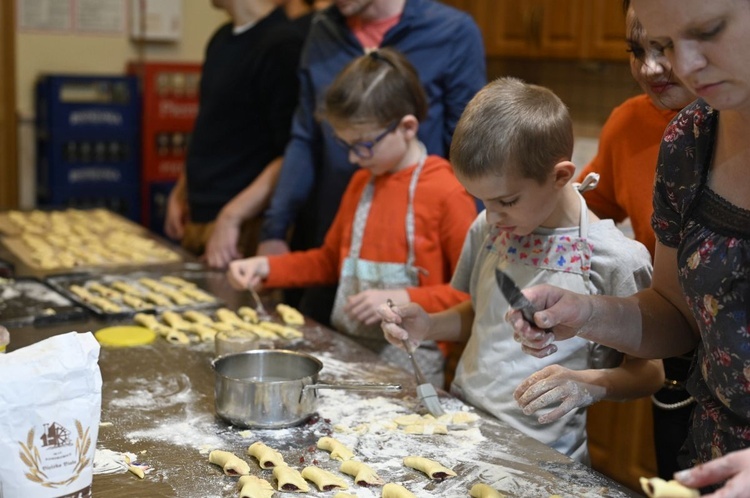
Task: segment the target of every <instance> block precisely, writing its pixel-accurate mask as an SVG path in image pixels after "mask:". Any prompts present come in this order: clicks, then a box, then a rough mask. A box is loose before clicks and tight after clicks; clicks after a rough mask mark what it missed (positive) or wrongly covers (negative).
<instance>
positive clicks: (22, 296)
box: [0, 277, 88, 328]
mask: <svg viewBox="0 0 750 498" xmlns="http://www.w3.org/2000/svg"><path fill="white" fill-rule="evenodd" d="M87 314H88V312H87V311H86V309H85V308H84V307H82V306H81V305H80V304H78V303H77V302H75V301H73V300H72V299H70V298H69V297H67V296H65V295H63V294H61V293H59V292H58V291H56V290H54V289H53V288H51V287H50V286H49V285H47V284H46V283H44V282H42V281H41V280H38V279H36V278H33V277H18V278H8V279H5V278H3V279H0V324H2V325H4V326H5V327H7V328H15V327H22V326H27V325H44V324H52V323H60V322H67V321H73V320H79V319H82V318H84V317H85V316H87Z"/></svg>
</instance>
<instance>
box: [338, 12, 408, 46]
mask: <svg viewBox="0 0 750 498" xmlns="http://www.w3.org/2000/svg"><path fill="white" fill-rule="evenodd" d="M400 19H401V14H398V15H395V16H393V17H388V18H386V19H378V20H376V21H363V20H362V19H361V18H360V17H358V16H352V17H349V18H347V20H346V23H347V25H348V26H349V29H351V30H352V33H354V36H355V37H356V38H357V40H359V43H361V44H362V47H364V49H365V51H366V52H369V51H371V50H374V49H376V48H378V47H379V46H380V44H381V43H382V42H383V38H384V37H385V34H386V33H387V32H388V30H389V29H391V28H392V27H393V26H395V25H396V24H398V21H399V20H400Z"/></svg>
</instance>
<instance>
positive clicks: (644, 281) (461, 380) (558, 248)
mask: <svg viewBox="0 0 750 498" xmlns="http://www.w3.org/2000/svg"><path fill="white" fill-rule="evenodd" d="M572 152H573V129H572V123H571V120H570V116H569V114H568V110H567V108H566V107H565V105H564V104H563V103H562V101H560V99H559V98H558V97H557V96H555V95H554V93H552V92H551V91H549V90H548V89H546V88H542V87H538V86H536V85H529V84H526V83H524V82H522V81H521V80H518V79H514V78H502V79H499V80H496V81H494V82H492V83H490V84H489V85H487V86H486V87H485V88H484V89H483V90H482V91H480V92H479V93H478V94H477V95H476V96H475V97H474V99H473V100H472V101H471V102H470V103H469V105H468V106H467V107H466V110H465V111H464V113H463V115H462V117H461V119H460V120H459V122H458V125H457V127H456V131H455V134H454V136H453V143H452V145H451V161H452V163H453V165H454V169H455V172H456V176H457V177H458V179H459V181H460V182H461V183H462V184H463V185H464V186H465V187H466V190H467V191H468V192H469V193H471V194H472V195H474V196H476V197H477V198H478V199H480V200H481V201H483V202H484V205H485V207H486V210H485V212H483V213H481V214H480V215H479V216H478V217H477V218H476V220H475V221H474V223H473V224H472V226H471V229H470V230H469V234H468V235H467V237H466V241H465V243H464V247H463V251H462V253H461V259H460V260H459V263H458V266H457V268H456V272H455V274H454V276H453V280H452V284H453V286H454V287H455V288H456V289H459V290H462V291H465V292H469V293H470V295H471V300H470V301H468V302H464V303H460V304H458V305H457V306H455V307H453V308H451V309H450V310H446V311H443V312H441V313H437V314H428V312H426V311H425V310H423V309H421V308H420V307H419V306H418V305H416V304H410V305H407V306H399V307H394V308H391V307H388V306H381V307H380V308H379V313H380V314H381V317H382V318H383V323H382V327H383V330H384V332H385V336H386V338H387V339H388V340H389V341H392V342H393V344H394V345H397V344H401V341H402V340H403V339H408V340H410V341H412V342H413V343H418V342H419V341H422V340H432V341H434V340H440V341H459V342H466V349H465V350H464V353H463V355H462V356H461V360H460V361H459V364H458V367H457V370H456V377H455V379H454V381H453V384H452V386H451V391H452V393H453V394H455V395H456V396H458V397H459V398H461V399H463V400H465V401H466V402H468V403H470V404H472V405H474V406H477V407H479V408H481V409H483V410H485V411H487V412H489V413H491V414H492V415H494V416H495V417H497V418H499V419H501V420H503V421H505V422H507V423H508V424H510V425H511V426H513V427H515V428H517V429H519V430H521V431H522V432H524V433H526V434H528V435H530V436H532V437H534V438H536V439H538V440H540V441H542V442H543V443H545V444H547V445H549V446H551V447H553V448H555V449H557V450H558V451H560V452H561V453H564V454H566V455H568V456H569V457H571V458H573V459H575V460H578V461H581V462H588V449H587V444H586V411H585V407H586V406H588V405H590V404H592V403H593V402H595V401H597V400H600V399H603V398H615V399H624V398H629V397H638V396H644V395H647V394H650V393H651V392H654V391H655V390H657V389H658V388H659V386H660V385H661V382H662V380H663V371H662V370H661V364H660V362H658V361H648V360H640V359H634V358H626V359H625V360H624V361H622V357H618V362H617V363H615V364H611V365H601V364H596V362H594V361H593V359H594V358H596V357H598V355H599V352H600V350H599V348H598V347H596V348H595V347H594V345H592V344H591V343H589V342H588V341H585V340H583V339H580V338H574V339H571V340H569V341H566V342H561V343H559V344H558V346H559V350H558V352H557V353H555V354H553V355H551V356H548V357H546V358H543V359H539V358H534V357H530V356H529V355H525V354H523V353H522V352H521V351H520V349H519V347H518V344H516V343H515V342H514V341H513V329H512V327H511V326H510V324H508V323H507V322H506V321H505V319H504V316H505V313H506V312H507V311H508V309H509V308H510V304H509V303H508V301H507V300H506V298H505V297H504V296H503V294H502V292H501V291H500V288H499V287H498V283H497V282H496V278H495V270H496V269H500V270H502V271H503V272H504V273H505V274H506V275H508V276H509V277H511V278H512V279H513V280H514V281H515V283H516V284H517V285H518V286H519V287H520V288H524V287H527V286H529V285H533V284H539V283H549V284H554V285H557V286H561V287H565V288H568V289H575V290H576V291H577V292H583V293H587V294H608V295H620V296H626V295H630V294H633V293H635V292H636V291H638V290H639V289H642V288H644V287H647V286H648V285H649V283H650V279H651V261H650V256H649V253H648V251H647V250H646V248H645V247H644V246H643V245H641V244H640V243H638V242H636V241H633V240H631V239H628V238H626V237H625V236H624V235H623V234H622V233H621V232H620V231H619V230H618V229H617V228H616V227H615V225H614V223H613V222H612V221H611V220H599V219H598V218H596V216H595V215H594V214H593V213H591V212H589V210H588V209H587V207H586V202H585V201H584V200H583V197H582V196H581V195H580V193H579V191H578V188H577V187H578V186H577V185H574V184H573V183H572V182H571V179H572V178H573V176H574V174H575V165H574V164H573V163H572V162H571V161H570V158H571V155H572ZM554 364H556V365H558V366H559V368H557V369H556V370H555V371H554V372H552V374H549V371H548V374H549V375H548V378H543V379H535V380H534V381H530V382H527V383H525V384H524V385H525V386H526V387H528V388H529V391H532V388H533V393H529V395H530V396H529V397H530V399H527V398H524V395H525V394H527V392H526V391H525V389H521V392H515V393H514V391H516V387H517V386H519V384H521V383H522V382H523V381H524V379H526V378H527V377H529V376H531V375H532V374H534V373H535V372H537V371H539V370H541V369H543V368H544V367H547V366H549V365H554ZM601 366H608V367H615V368H606V369H601V370H587V369H591V368H592V367H601ZM584 370H587V372H588V373H590V374H591V375H590V377H587V378H586V380H587V381H588V382H586V383H583V382H576V381H575V380H574V381H572V384H571V383H567V382H566V380H569V379H570V378H573V377H575V374H576V373H578V372H579V371H584ZM560 379H562V381H560ZM537 380H538V382H537ZM545 382H546V384H545ZM545 386H547V387H545ZM514 394H515V396H517V397H518V398H519V399H523V402H522V403H523V406H524V407H527V408H528V410H526V411H525V410H524V409H523V408H522V406H520V405H519V402H517V401H516V399H515V397H514ZM550 401H553V402H554V401H556V402H558V403H561V404H560V406H559V407H556V408H549V407H546V405H548V404H549V403H550ZM553 404H555V403H553ZM540 406H545V407H546V408H544V409H540V410H538V411H537V412H536V413H535V414H534V416H531V413H533V412H534V411H535V410H536V409H538V408H539V407H540Z"/></svg>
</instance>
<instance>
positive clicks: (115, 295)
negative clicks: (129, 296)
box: [89, 282, 122, 299]
mask: <svg viewBox="0 0 750 498" xmlns="http://www.w3.org/2000/svg"><path fill="white" fill-rule="evenodd" d="M89 290H90V291H94V292H96V293H97V294H99V295H100V296H102V297H106V298H107V299H122V293H121V292H119V291H116V290H114V289H110V288H109V287H107V286H106V285H103V284H101V283H99V282H92V283H91V284H89Z"/></svg>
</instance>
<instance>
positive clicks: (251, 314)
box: [237, 306, 259, 323]
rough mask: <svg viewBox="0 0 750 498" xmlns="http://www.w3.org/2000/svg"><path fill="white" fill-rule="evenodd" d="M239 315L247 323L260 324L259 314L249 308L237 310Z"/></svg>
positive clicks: (244, 307)
mask: <svg viewBox="0 0 750 498" xmlns="http://www.w3.org/2000/svg"><path fill="white" fill-rule="evenodd" d="M237 314H238V315H240V316H241V317H242V319H243V320H245V321H246V322H250V323H258V320H259V319H258V312H257V311H255V310H254V309H252V308H251V307H249V306H242V307H240V308H239V309H238V310H237Z"/></svg>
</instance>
